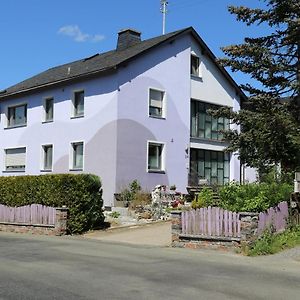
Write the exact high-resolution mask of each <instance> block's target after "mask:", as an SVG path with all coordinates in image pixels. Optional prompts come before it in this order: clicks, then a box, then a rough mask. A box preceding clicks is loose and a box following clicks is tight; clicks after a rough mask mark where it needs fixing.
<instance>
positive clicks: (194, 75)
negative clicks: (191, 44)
mask: <svg viewBox="0 0 300 300" xmlns="http://www.w3.org/2000/svg"><path fill="white" fill-rule="evenodd" d="M192 57H195V58H197V59H198V68H197V74H193V73H192V72H191V76H192V77H199V78H202V74H201V60H200V57H199V56H198V55H197V54H195V53H191V56H190V69H191V70H192Z"/></svg>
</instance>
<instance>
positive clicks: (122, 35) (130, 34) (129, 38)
mask: <svg viewBox="0 0 300 300" xmlns="http://www.w3.org/2000/svg"><path fill="white" fill-rule="evenodd" d="M140 42H141V33H140V32H139V31H136V30H134V29H130V28H127V29H123V30H120V31H119V33H118V44H117V50H124V49H127V48H129V47H131V46H134V45H136V44H138V43H140Z"/></svg>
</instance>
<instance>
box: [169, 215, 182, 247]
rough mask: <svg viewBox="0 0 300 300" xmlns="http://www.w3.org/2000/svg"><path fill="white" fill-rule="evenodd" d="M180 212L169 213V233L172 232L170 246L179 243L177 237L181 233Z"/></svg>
mask: <svg viewBox="0 0 300 300" xmlns="http://www.w3.org/2000/svg"><path fill="white" fill-rule="evenodd" d="M181 219H182V212H181V211H180V210H173V211H172V212H171V224H172V225H171V226H172V227H171V231H172V246H175V244H177V243H178V242H179V235H180V234H181V233H182V223H181Z"/></svg>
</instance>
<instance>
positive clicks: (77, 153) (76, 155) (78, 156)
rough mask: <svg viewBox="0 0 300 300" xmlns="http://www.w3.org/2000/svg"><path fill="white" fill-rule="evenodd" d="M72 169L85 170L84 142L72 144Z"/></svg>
mask: <svg viewBox="0 0 300 300" xmlns="http://www.w3.org/2000/svg"><path fill="white" fill-rule="evenodd" d="M71 145H72V169H75V170H82V169H83V142H77V143H72V144H71Z"/></svg>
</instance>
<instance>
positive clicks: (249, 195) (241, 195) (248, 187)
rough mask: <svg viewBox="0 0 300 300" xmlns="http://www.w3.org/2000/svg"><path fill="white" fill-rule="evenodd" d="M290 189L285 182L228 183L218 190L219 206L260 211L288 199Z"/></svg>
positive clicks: (240, 210) (236, 209)
mask: <svg viewBox="0 0 300 300" xmlns="http://www.w3.org/2000/svg"><path fill="white" fill-rule="evenodd" d="M292 191H293V187H292V185H289V184H287V183H275V182H273V183H260V184H258V183H250V184H244V185H239V184H237V183H229V184H227V185H225V186H223V187H221V188H220V190H219V196H220V206H221V207H223V208H224V209H228V210H231V211H236V212H243V211H247V212H261V211H265V210H266V209H268V208H269V207H272V206H275V205H277V204H278V203H279V202H281V201H285V200H289V198H290V195H291V193H292Z"/></svg>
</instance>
